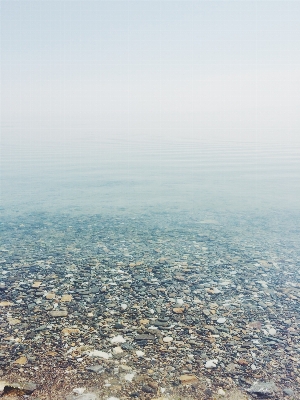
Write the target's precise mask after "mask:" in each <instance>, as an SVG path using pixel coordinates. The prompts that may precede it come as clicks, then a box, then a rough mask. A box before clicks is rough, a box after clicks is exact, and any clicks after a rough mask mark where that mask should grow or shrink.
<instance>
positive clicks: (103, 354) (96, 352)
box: [89, 350, 112, 360]
mask: <svg viewBox="0 0 300 400" xmlns="http://www.w3.org/2000/svg"><path fill="white" fill-rule="evenodd" d="M89 356H90V357H100V358H104V359H105V360H108V359H109V358H111V357H112V355H111V353H106V352H105V351H100V350H93V351H91V352H90V353H89Z"/></svg>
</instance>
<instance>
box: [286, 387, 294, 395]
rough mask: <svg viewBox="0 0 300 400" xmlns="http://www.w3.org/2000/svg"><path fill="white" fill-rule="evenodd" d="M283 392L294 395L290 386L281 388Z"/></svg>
mask: <svg viewBox="0 0 300 400" xmlns="http://www.w3.org/2000/svg"><path fill="white" fill-rule="evenodd" d="M283 393H284V394H286V395H287V396H293V395H294V391H293V389H290V388H284V389H283Z"/></svg>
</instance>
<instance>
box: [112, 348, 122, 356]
mask: <svg viewBox="0 0 300 400" xmlns="http://www.w3.org/2000/svg"><path fill="white" fill-rule="evenodd" d="M113 353H114V354H121V353H123V350H122V348H121V347H119V346H118V347H114V348H113Z"/></svg>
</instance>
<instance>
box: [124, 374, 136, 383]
mask: <svg viewBox="0 0 300 400" xmlns="http://www.w3.org/2000/svg"><path fill="white" fill-rule="evenodd" d="M134 375H135V373H132V374H126V375H125V376H124V379H125V381H128V382H132V379H133V378H134Z"/></svg>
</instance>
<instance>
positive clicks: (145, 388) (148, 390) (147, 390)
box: [142, 385, 155, 393]
mask: <svg viewBox="0 0 300 400" xmlns="http://www.w3.org/2000/svg"><path fill="white" fill-rule="evenodd" d="M142 391H143V392H145V393H154V392H155V390H154V389H152V387H150V386H149V385H144V386H142Z"/></svg>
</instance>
